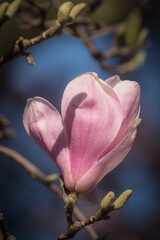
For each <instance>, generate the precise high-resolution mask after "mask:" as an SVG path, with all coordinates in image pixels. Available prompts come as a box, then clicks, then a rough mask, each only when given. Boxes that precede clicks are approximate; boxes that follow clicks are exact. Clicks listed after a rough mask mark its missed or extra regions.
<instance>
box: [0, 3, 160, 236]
mask: <svg viewBox="0 0 160 240" xmlns="http://www.w3.org/2000/svg"><path fill="white" fill-rule="evenodd" d="M0 2H4V1H0ZM10 2H11V1H10ZM76 2H78V1H76ZM102 2H103V1H102ZM104 2H105V4H104V3H102V4H104V5H103V6H100V5H99V6H98V7H97V11H95V12H94V14H92V16H91V17H92V18H93V19H94V21H95V20H98V21H103V22H105V24H115V23H119V22H121V21H123V20H125V19H127V18H128V16H129V14H130V13H131V12H132V11H133V10H134V9H135V8H136V9H137V7H139V6H141V16H142V25H143V26H145V27H146V28H147V29H148V32H149V34H148V40H147V42H148V43H147V45H146V46H145V48H144V49H143V50H145V52H146V59H145V61H144V63H143V64H141V65H140V66H138V67H137V68H136V69H135V70H134V71H131V72H129V73H123V74H122V73H120V77H121V79H129V80H134V81H137V82H138V83H139V84H140V86H141V89H142V94H141V115H140V116H141V118H142V119H143V120H142V123H141V124H140V126H139V127H138V134H137V138H136V141H135V143H134V145H133V147H132V149H131V151H130V153H129V154H128V155H127V157H126V158H125V160H124V161H123V162H122V163H121V164H120V165H119V166H118V167H117V168H116V169H114V170H113V171H112V172H110V173H109V174H108V175H107V176H106V177H105V178H104V179H103V180H102V181H101V183H100V184H99V185H98V192H99V198H100V199H102V197H103V196H104V195H105V194H106V193H107V192H108V191H114V192H115V194H116V196H118V195H119V194H120V193H121V192H122V191H124V190H126V189H132V190H133V195H132V197H131V198H130V199H129V200H128V202H127V204H126V205H125V207H124V208H123V209H122V210H120V211H116V212H113V213H111V219H110V220H109V221H101V222H99V223H96V224H95V225H94V228H95V229H96V230H97V232H98V233H99V234H102V233H103V232H105V231H109V232H110V235H109V236H108V238H107V239H113V240H115V239H118V240H121V239H123V240H143V239H145V240H158V239H160V228H159V226H160V192H159V189H160V185H159V180H160V176H159V175H160V171H159V170H160V107H159V104H160V79H159V76H160V15H159V13H160V4H159V1H141V3H143V4H144V3H146V2H147V4H146V5H145V4H144V5H140V4H139V3H140V1H125V0H119V1H118V0H117V1H116V0H114V1H109V0H106V1H104ZM142 6H145V7H144V8H143V7H142ZM146 6H147V7H146ZM53 15H54V14H53ZM135 21H136V20H135ZM135 21H134V22H135ZM26 25H27V24H26ZM22 28H23V29H22ZM41 31H42V30H41V29H40V28H35V29H29V28H28V29H24V26H23V27H21V28H20V27H19V25H18V21H17V19H16V18H13V19H11V20H7V21H6V22H5V23H4V24H3V26H2V27H1V28H0V55H4V54H6V52H7V51H8V49H10V47H11V46H12V44H13V43H14V42H15V40H16V39H17V38H18V36H21V35H23V36H25V37H28V38H29V37H33V36H36V34H38V33H40V32H41ZM133 31H134V29H133ZM114 38H115V35H114V34H110V35H103V36H99V37H94V38H93V40H94V41H95V42H96V44H97V45H98V48H99V49H100V50H102V51H103V50H106V49H109V48H111V47H112V45H113V43H114ZM29 51H30V52H31V53H32V55H33V57H34V61H35V63H36V65H35V66H30V65H29V64H28V63H27V61H26V59H25V57H18V58H17V59H15V60H14V61H11V62H10V63H7V64H6V65H4V66H3V67H1V68H0V114H3V115H4V116H6V117H7V118H8V119H9V120H10V122H11V128H12V129H13V131H14V136H13V138H8V137H6V138H1V139H0V144H2V145H4V146H8V147H10V148H12V149H14V150H16V151H17V152H19V153H20V154H22V155H23V156H24V157H26V158H27V159H29V160H30V161H31V162H33V163H34V164H35V165H36V166H38V167H39V168H40V169H41V170H42V172H44V173H45V174H46V175H47V174H51V173H56V172H59V169H58V168H57V167H56V165H55V163H54V162H53V160H52V159H51V158H50V157H49V156H48V155H47V154H46V153H45V152H44V151H43V150H42V149H40V148H39V147H38V146H37V145H36V144H35V143H34V142H33V141H32V140H31V139H30V138H29V137H28V135H27V133H26V132H25V130H24V127H23V124H22V115H23V110H24V107H25V104H26V100H27V98H30V97H34V96H41V97H44V98H46V99H47V100H49V101H50V102H51V103H52V104H53V105H54V106H55V107H56V108H57V109H58V110H59V111H60V105H61V99H62V95H63V91H64V89H65V86H66V85H67V83H68V82H69V81H71V80H72V79H73V78H75V77H76V76H78V75H80V74H82V73H85V72H96V73H97V74H98V76H99V77H100V78H101V79H104V80H105V79H106V78H108V77H110V76H113V75H114V74H117V72H116V71H113V70H112V71H106V70H104V69H102V68H101V67H100V65H99V62H98V61H97V60H96V59H95V58H94V57H93V56H92V54H91V53H90V51H89V50H88V48H87V47H86V46H85V44H84V43H83V41H82V40H81V39H80V38H78V37H76V36H70V35H68V34H64V35H61V36H56V37H54V38H51V39H49V40H46V41H45V42H43V43H41V44H40V45H37V46H33V47H32V48H30V49H29ZM126 59H127V60H128V56H125V59H124V58H122V59H121V58H115V59H112V60H111V62H112V63H113V64H121V61H122V62H123V61H124V60H125V61H126ZM118 74H119V73H118ZM1 135H2V133H1ZM1 137H2V136H1ZM79 207H80V208H81V209H82V211H84V212H85V214H86V215H87V216H88V217H89V216H91V214H94V213H95V211H96V209H97V208H98V206H92V207H88V206H87V207H86V206H80V205H79ZM0 212H3V214H4V217H5V220H6V224H7V229H8V232H9V233H12V234H13V235H14V236H15V237H16V238H17V240H21V239H22V240H28V239H30V240H36V239H38V240H50V239H57V237H58V236H59V235H60V234H61V233H62V232H64V231H65V229H66V227H67V223H66V219H65V212H64V205H63V203H62V202H61V201H60V200H59V199H58V197H57V196H56V195H54V194H53V193H52V192H50V191H49V190H48V189H47V188H46V187H45V186H43V185H42V184H41V183H39V182H36V181H34V180H32V179H31V177H30V176H29V175H28V174H27V173H26V172H25V171H24V169H22V168H21V167H19V166H18V165H16V164H15V163H14V162H13V161H12V160H11V159H9V158H8V157H6V156H3V155H0ZM74 239H77V240H79V239H85V240H89V239H90V238H89V236H88V234H87V233H86V232H85V230H82V231H80V233H78V234H77V235H76V237H75V238H74Z"/></svg>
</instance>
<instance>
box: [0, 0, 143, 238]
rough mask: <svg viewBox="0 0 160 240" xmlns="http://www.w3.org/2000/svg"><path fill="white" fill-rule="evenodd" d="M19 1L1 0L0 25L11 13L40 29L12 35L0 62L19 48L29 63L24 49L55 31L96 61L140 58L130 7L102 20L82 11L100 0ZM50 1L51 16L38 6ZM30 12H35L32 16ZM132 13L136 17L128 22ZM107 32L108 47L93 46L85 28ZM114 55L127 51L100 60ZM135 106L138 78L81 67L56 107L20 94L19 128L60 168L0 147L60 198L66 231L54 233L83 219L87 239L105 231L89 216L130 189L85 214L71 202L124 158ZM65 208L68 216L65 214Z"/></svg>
mask: <svg viewBox="0 0 160 240" xmlns="http://www.w3.org/2000/svg"><path fill="white" fill-rule="evenodd" d="M24 2H25V3H24ZM24 2H23V1H21V0H14V1H12V2H8V1H4V2H3V3H1V5H0V23H1V25H3V24H4V23H5V22H6V21H8V19H12V17H13V16H16V18H17V20H18V21H19V24H20V27H21V28H23V29H25V28H27V27H29V28H34V27H40V26H41V27H42V28H43V31H42V32H41V33H40V34H39V35H36V36H34V37H33V38H24V37H23V36H19V37H18V39H17V40H16V41H15V43H13V46H12V48H10V49H9V51H8V52H7V53H6V54H4V55H3V56H1V57H0V65H3V64H6V63H7V62H8V61H10V60H13V59H14V58H16V57H18V56H20V55H21V56H26V58H27V61H28V63H29V64H30V65H35V62H34V58H33V56H32V54H31V53H30V52H26V49H27V48H29V47H31V46H33V45H35V44H39V43H41V42H42V41H45V40H46V39H48V38H51V37H54V36H56V35H57V34H58V35H59V34H62V32H65V33H67V34H70V35H76V36H78V37H80V38H81V39H82V41H83V42H84V43H85V44H86V46H87V47H88V49H89V50H90V52H91V54H92V55H93V57H94V58H95V59H96V60H97V61H98V62H99V64H100V66H101V67H102V68H103V69H106V70H112V71H114V72H118V73H125V72H130V71H133V70H134V69H135V68H137V67H138V66H139V64H141V63H142V62H143V60H144V51H143V50H142V48H143V46H144V45H145V44H146V36H147V29H146V28H143V26H142V24H141V14H140V13H139V11H138V10H137V9H136V10H135V9H134V10H133V11H132V12H131V13H130V14H129V16H127V18H126V21H124V20H123V22H119V23H116V24H112V25H109V26H108V25H105V23H104V22H103V23H102V22H101V23H99V22H95V20H92V19H91V18H90V14H91V13H93V12H94V11H95V10H96V9H97V8H98V7H99V6H100V4H102V2H103V1H93V2H91V3H90V4H89V5H88V6H87V5H86V3H79V4H75V5H74V4H73V3H72V2H65V3H63V4H61V3H60V2H59V1H43V3H41V2H40V3H39V1H34V0H26V1H24ZM25 4H26V5H27V7H28V9H29V10H31V11H29V12H27V14H26V15H25V14H24V12H23V10H24V7H25V6H26V5H25ZM50 7H54V8H55V9H56V11H57V16H56V18H55V19H50V20H49V19H47V17H46V16H47V14H46V13H47V11H48V10H49V9H50ZM82 11H83V13H82ZM32 12H36V14H37V15H36V18H34V17H33V16H32ZM80 14H81V16H80V17H78V16H79V15H80ZM133 19H134V20H136V24H133ZM134 23H135V21H134ZM131 28H132V31H131V30H130V29H131ZM133 30H134V31H133ZM108 33H115V46H113V47H112V49H111V50H109V51H104V52H100V51H99V50H98V48H97V46H96V44H95V42H94V41H93V39H92V38H91V36H92V35H95V34H108ZM117 56H127V57H128V58H127V61H125V62H123V63H120V64H118V65H110V64H109V63H104V60H105V59H110V58H112V57H117ZM128 59H129V60H128ZM139 114H140V86H139V84H138V83H137V82H134V81H129V80H120V78H119V76H118V75H114V76H113V77H111V78H108V79H106V80H101V79H100V78H99V77H98V75H97V74H96V73H94V72H89V73H84V74H82V75H80V76H78V77H76V78H75V79H73V80H72V81H70V82H69V84H68V85H67V86H66V88H65V91H64V93H63V98H62V102H61V114H60V113H59V112H58V111H57V109H56V108H55V107H54V106H53V105H52V104H51V103H50V102H48V101H47V100H46V99H44V98H42V97H40V96H36V97H34V98H30V99H28V100H27V104H26V107H25V109H24V114H23V124H24V127H25V129H26V132H27V133H28V135H29V136H30V137H31V138H32V140H33V141H35V142H36V143H37V144H38V145H39V146H40V147H41V148H42V149H43V150H44V151H45V152H46V153H47V154H48V155H49V156H50V157H51V158H52V159H53V160H54V162H55V163H56V164H57V166H58V167H59V169H60V171H61V174H60V175H59V174H56V173H55V174H51V175H49V176H45V174H44V173H42V172H41V171H40V170H39V169H38V168H37V167H36V166H35V165H33V164H32V163H31V162H30V161H29V160H27V159H26V158H25V157H23V156H21V155H20V154H19V153H17V152H16V151H14V150H12V149H10V148H8V147H5V146H2V145H1V146H0V153H1V154H5V155H7V156H8V157H10V158H11V159H13V160H14V161H15V162H16V163H18V164H19V165H20V166H22V167H23V168H24V169H25V170H26V171H27V172H28V173H29V174H30V175H31V177H32V178H33V179H35V180H38V181H40V182H42V183H43V184H45V185H46V186H47V187H48V188H49V189H50V190H51V191H53V192H54V193H56V194H57V195H58V197H59V198H61V199H62V201H64V204H65V212H66V218H67V222H68V228H67V230H66V231H65V230H64V229H62V232H64V233H62V234H61V235H60V236H59V237H58V236H57V239H59V240H60V239H71V238H73V237H74V236H75V234H76V233H77V232H79V231H80V230H81V229H82V228H84V227H85V228H86V230H87V231H88V233H89V234H90V237H91V239H97V240H98V239H106V237H107V235H106V234H104V235H103V236H98V234H97V233H96V232H95V230H94V228H93V227H92V224H93V223H94V222H97V221H100V220H108V219H109V218H110V217H109V213H110V212H111V211H114V210H118V209H120V208H122V207H123V206H124V205H125V203H126V201H127V200H128V198H129V197H130V196H131V194H132V190H126V191H125V192H123V193H122V194H121V195H120V196H119V197H118V198H117V199H115V194H114V192H109V193H107V194H106V196H104V198H103V199H102V200H101V203H100V205H99V210H98V211H97V212H96V213H95V214H94V215H93V216H91V217H89V218H86V217H85V216H84V215H83V213H82V212H81V211H80V210H79V208H77V206H76V202H77V200H78V198H79V197H80V196H83V198H84V199H85V198H87V199H88V200H89V201H91V202H92V201H93V198H94V197H93V196H94V195H95V188H96V186H97V184H98V183H99V182H100V181H101V180H102V179H103V177H104V176H105V175H106V174H108V173H109V172H110V171H111V170H112V169H114V168H115V167H116V166H117V165H118V164H119V163H120V162H121V161H122V160H123V159H124V158H125V156H126V155H127V153H128V152H129V151H130V149H131V147H132V144H133V142H134V140H135V137H136V132H137V126H138V124H139V123H140V122H141V119H140V118H139ZM6 126H8V122H7V120H6V119H5V117H1V133H3V134H1V135H2V136H3V137H4V136H8V137H9V135H11V132H9V131H8V133H7V131H6ZM9 133H10V134H9ZM7 134H8V135H7ZM24 144H25V143H24ZM54 162H53V164H54ZM54 180H59V181H60V188H59V187H58V185H56V184H55V183H53V181H54ZM73 214H74V215H75V217H76V218H77V220H76V221H73V218H72V215H73ZM0 222H1V225H0V228H1V232H2V235H3V236H6V237H8V238H7V239H14V237H13V236H11V235H9V234H8V233H7V230H6V227H5V224H4V219H3V215H2V214H1V215H0ZM3 239H6V238H5V237H4V238H3Z"/></svg>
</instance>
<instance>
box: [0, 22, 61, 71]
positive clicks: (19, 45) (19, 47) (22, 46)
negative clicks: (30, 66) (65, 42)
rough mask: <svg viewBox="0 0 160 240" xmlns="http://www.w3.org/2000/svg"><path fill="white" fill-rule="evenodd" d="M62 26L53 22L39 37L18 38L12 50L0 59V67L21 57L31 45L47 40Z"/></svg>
mask: <svg viewBox="0 0 160 240" xmlns="http://www.w3.org/2000/svg"><path fill="white" fill-rule="evenodd" d="M62 27H63V25H62V24H61V23H60V22H59V21H58V20H57V21H55V23H54V25H52V26H51V27H50V28H48V29H47V30H46V31H44V32H42V33H41V34H40V35H38V36H36V37H34V38H31V39H24V38H23V37H19V39H18V40H17V41H16V42H15V44H14V46H13V47H12V49H11V50H10V51H9V53H8V54H7V55H5V56H2V57H0V66H2V65H3V64H5V63H6V62H9V61H10V60H12V59H14V58H16V57H18V56H20V55H23V54H24V51H25V50H26V49H27V48H29V47H32V46H33V45H36V44H39V43H41V42H43V41H44V40H46V39H49V38H51V37H53V36H55V35H56V34H57V33H59V32H60V31H61V29H62Z"/></svg>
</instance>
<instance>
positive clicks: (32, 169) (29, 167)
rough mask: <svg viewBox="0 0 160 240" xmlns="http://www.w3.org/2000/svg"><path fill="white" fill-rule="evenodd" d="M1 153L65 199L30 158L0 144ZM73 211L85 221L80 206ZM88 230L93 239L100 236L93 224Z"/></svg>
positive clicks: (78, 217)
mask: <svg viewBox="0 0 160 240" xmlns="http://www.w3.org/2000/svg"><path fill="white" fill-rule="evenodd" d="M0 154H4V155H6V156H8V157H9V158H11V159H12V160H14V161H15V162H16V163H17V164H18V165H20V166H21V167H22V168H24V169H25V170H26V171H27V172H28V173H29V175H30V176H31V177H32V178H33V179H34V180H36V181H39V182H41V183H43V184H44V185H46V186H47V187H48V188H49V189H50V190H51V191H52V192H54V193H56V195H57V196H58V197H59V198H60V199H62V200H63V196H62V191H61V190H60V189H59V187H58V186H57V185H56V184H53V183H51V182H50V181H48V180H47V178H46V176H45V174H44V173H42V172H41V171H40V170H39V169H38V168H37V167H36V166H35V165H34V164H33V163H31V162H30V161H29V160H28V159H26V158H24V157H23V156H22V155H20V154H19V153H17V152H16V151H14V150H12V149H10V148H8V147H5V146H2V145H0ZM73 213H74V215H75V217H76V218H77V219H79V220H80V221H83V220H84V219H85V216H84V214H83V213H82V212H81V211H80V209H79V208H78V207H76V206H75V207H74V210H73ZM86 230H87V232H88V233H89V235H90V237H91V239H96V238H98V235H97V233H96V231H95V230H94V228H92V227H91V226H86Z"/></svg>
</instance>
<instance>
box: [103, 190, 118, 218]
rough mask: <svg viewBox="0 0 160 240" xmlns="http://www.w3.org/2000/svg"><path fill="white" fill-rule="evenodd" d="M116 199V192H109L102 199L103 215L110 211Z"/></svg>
mask: <svg viewBox="0 0 160 240" xmlns="http://www.w3.org/2000/svg"><path fill="white" fill-rule="evenodd" d="M114 197H115V194H114V192H109V193H107V194H106V196H105V197H104V198H103V199H102V201H101V212H102V214H103V213H105V212H106V211H107V210H108V208H109V207H110V205H111V203H112V201H113V199H114Z"/></svg>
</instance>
